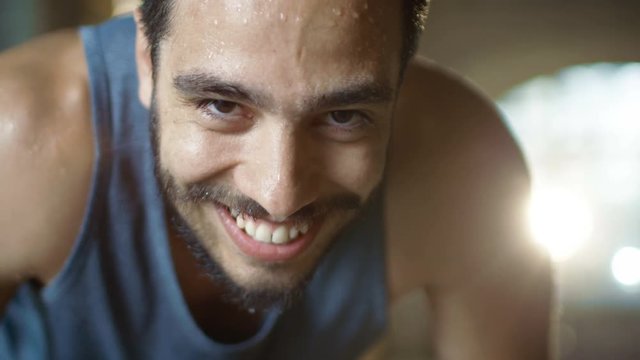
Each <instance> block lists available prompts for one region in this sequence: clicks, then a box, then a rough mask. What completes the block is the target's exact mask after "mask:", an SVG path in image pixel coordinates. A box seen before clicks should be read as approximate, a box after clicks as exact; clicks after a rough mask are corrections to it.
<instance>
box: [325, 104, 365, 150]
mask: <svg viewBox="0 0 640 360" xmlns="http://www.w3.org/2000/svg"><path fill="white" fill-rule="evenodd" d="M320 124H321V126H320V127H319V128H320V129H321V131H322V133H323V134H325V136H326V137H327V138H329V139H332V140H335V141H339V142H354V141H358V140H360V139H362V138H365V137H367V136H368V135H371V134H373V132H374V131H375V126H373V121H371V119H370V117H369V116H368V115H366V114H365V113H363V112H362V111H358V110H336V111H331V112H328V113H326V114H325V115H324V117H323V120H322V122H321V123H320Z"/></svg>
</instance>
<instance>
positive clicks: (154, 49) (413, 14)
mask: <svg viewBox="0 0 640 360" xmlns="http://www.w3.org/2000/svg"><path fill="white" fill-rule="evenodd" d="M429 2H430V0H403V3H404V7H403V10H402V11H403V16H404V23H403V39H404V40H403V44H402V55H401V56H402V58H401V60H402V64H403V67H404V65H405V64H406V63H407V61H409V59H411V57H412V56H413V55H414V54H415V52H416V49H417V47H418V38H419V37H420V34H421V33H422V30H424V24H425V21H426V19H427V14H428V11H429ZM173 5H174V0H144V1H143V2H142V5H140V12H141V15H142V23H143V24H144V32H145V35H146V36H147V39H148V40H149V44H150V47H151V60H152V61H153V63H154V67H155V64H157V60H158V51H159V45H160V41H161V40H162V39H163V38H164V37H166V36H167V34H168V32H169V26H170V23H171V12H172V9H173Z"/></svg>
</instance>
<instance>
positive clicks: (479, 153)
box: [386, 63, 551, 360]
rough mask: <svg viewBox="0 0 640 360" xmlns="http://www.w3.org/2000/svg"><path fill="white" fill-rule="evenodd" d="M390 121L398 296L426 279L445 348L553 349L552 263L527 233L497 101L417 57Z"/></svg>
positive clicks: (453, 355) (516, 163) (518, 165)
mask: <svg viewBox="0 0 640 360" xmlns="http://www.w3.org/2000/svg"><path fill="white" fill-rule="evenodd" d="M395 121H396V123H395V124H394V126H395V129H394V135H393V139H392V143H391V150H390V151H391V153H390V159H389V172H388V173H389V175H388V184H387V187H388V190H387V199H386V201H387V209H388V213H387V221H388V226H387V229H388V239H389V264H390V266H389V269H390V270H389V271H390V274H389V279H390V280H389V281H390V287H391V291H392V297H396V298H397V297H399V296H400V295H402V294H403V293H406V292H408V291H410V290H412V289H415V288H417V287H422V288H425V289H427V291H428V294H429V296H430V299H431V304H432V306H433V311H434V317H435V339H434V340H435V346H436V351H437V353H438V356H439V357H438V358H442V359H492V360H493V359H545V358H548V351H549V347H548V337H549V326H550V307H551V273H550V265H549V261H548V259H547V258H546V257H545V256H543V255H542V254H541V253H540V252H539V251H537V249H535V248H534V246H532V244H531V241H530V240H529V237H528V235H527V231H526V229H525V221H524V220H525V213H524V209H525V207H524V206H525V200H526V198H527V195H528V191H529V177H528V172H527V170H526V167H525V164H524V160H523V158H522V156H521V154H520V152H519V151H518V149H517V147H516V145H515V144H514V143H513V141H512V139H511V138H510V136H509V134H508V132H507V131H506V129H505V127H504V125H503V124H502V123H501V121H500V119H499V116H498V115H497V113H496V112H495V110H494V108H493V107H492V106H491V105H490V103H489V102H488V101H486V100H485V99H483V98H482V97H480V96H479V95H477V93H476V92H474V91H472V90H470V89H469V87H468V86H466V85H465V84H463V83H462V82H461V81H460V80H459V79H457V78H455V77H454V76H452V75H449V74H447V73H445V72H443V71H442V70H440V69H436V68H434V66H433V65H430V64H424V63H423V64H418V65H416V64H413V65H412V66H411V67H410V68H409V70H408V72H407V75H406V80H405V84H404V88H403V91H402V93H401V95H400V98H399V100H398V109H397V115H396V119H395Z"/></svg>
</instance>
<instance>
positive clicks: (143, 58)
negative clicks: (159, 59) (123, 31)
mask: <svg viewBox="0 0 640 360" xmlns="http://www.w3.org/2000/svg"><path fill="white" fill-rule="evenodd" d="M133 16H134V19H135V21H136V49H135V51H136V67H137V69H138V98H139V99H140V102H141V103H142V105H144V106H145V107H146V108H147V109H148V108H150V107H151V96H152V94H153V64H152V62H151V47H150V46H149V41H148V40H147V36H146V35H145V33H144V26H143V24H142V21H141V20H140V19H141V14H140V9H136V10H135V11H134V13H133Z"/></svg>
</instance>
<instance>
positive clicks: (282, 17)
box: [280, 13, 287, 21]
mask: <svg viewBox="0 0 640 360" xmlns="http://www.w3.org/2000/svg"><path fill="white" fill-rule="evenodd" d="M286 18H287V17H286V16H284V13H280V20H282V21H284V20H285V19H286Z"/></svg>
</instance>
